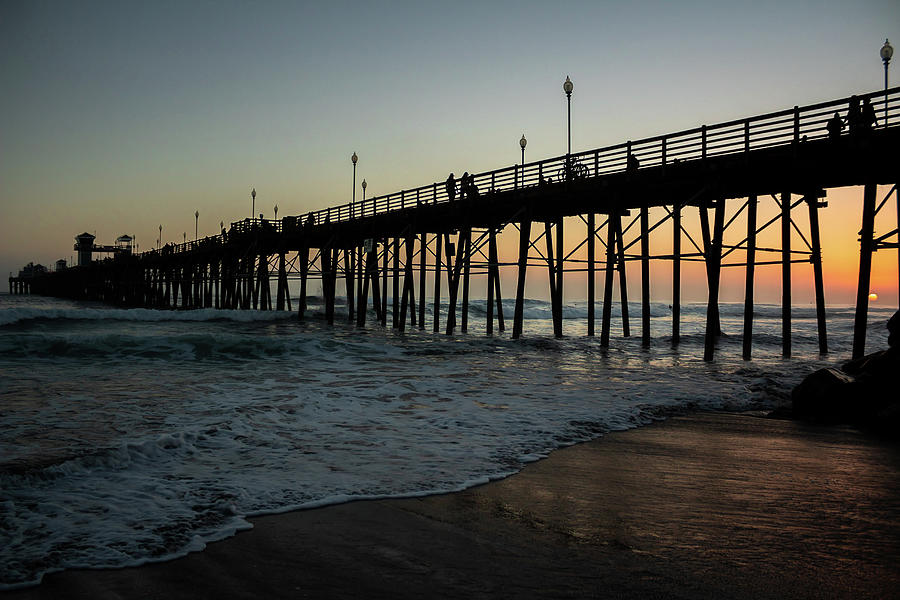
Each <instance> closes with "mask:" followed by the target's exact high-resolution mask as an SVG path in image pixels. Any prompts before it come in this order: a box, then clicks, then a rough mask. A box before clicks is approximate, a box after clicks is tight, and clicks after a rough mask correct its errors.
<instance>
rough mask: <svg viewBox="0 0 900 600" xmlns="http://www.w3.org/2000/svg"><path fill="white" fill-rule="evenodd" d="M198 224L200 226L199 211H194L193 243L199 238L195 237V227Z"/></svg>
mask: <svg viewBox="0 0 900 600" xmlns="http://www.w3.org/2000/svg"><path fill="white" fill-rule="evenodd" d="M199 224H200V211H199V210H195V211H194V241H197V239H198V238H199V236H198V235H197V227H198V226H199Z"/></svg>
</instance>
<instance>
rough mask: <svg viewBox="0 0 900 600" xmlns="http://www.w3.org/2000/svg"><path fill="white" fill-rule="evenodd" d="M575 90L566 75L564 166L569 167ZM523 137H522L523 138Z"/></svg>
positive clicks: (564, 88) (564, 85)
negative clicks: (566, 140) (565, 145)
mask: <svg viewBox="0 0 900 600" xmlns="http://www.w3.org/2000/svg"><path fill="white" fill-rule="evenodd" d="M573 89H575V85H574V84H573V83H572V80H571V79H569V76H568V75H566V81H565V82H564V83H563V91H564V92H565V93H566V105H567V113H568V119H567V120H568V141H569V144H568V150H566V166H568V165H569V160H570V158H569V156H570V155H571V154H572V90H573ZM523 137H524V136H523Z"/></svg>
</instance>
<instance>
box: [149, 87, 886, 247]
mask: <svg viewBox="0 0 900 600" xmlns="http://www.w3.org/2000/svg"><path fill="white" fill-rule="evenodd" d="M855 97H856V98H857V99H858V101H859V102H860V103H862V102H863V100H865V99H869V100H870V101H871V103H872V106H873V108H874V109H875V114H876V118H877V125H876V126H875V129H879V128H883V127H886V126H887V123H886V122H885V115H887V121H888V122H891V123H895V124H896V125H900V86H897V87H893V88H890V89H888V90H880V91H875V92H869V93H867V94H859V95H856V96H855ZM851 98H853V97H852V96H851V97H846V98H841V99H838V100H830V101H827V102H819V103H816V104H810V105H807V106H802V107H801V106H795V107H793V108H789V109H784V110H779V111H775V112H770V113H765V114H762V115H756V116H753V117H747V118H742V119H734V120H731V121H725V122H723V123H717V124H714V125H701V126H698V127H693V128H691V129H685V130H683V131H678V132H675V133H667V134H663V135H657V136H653V137H648V138H642V139H639V140H630V141H627V142H622V143H619V144H614V145H612V146H605V147H602V148H595V149H592V150H585V151H582V152H575V153H572V154H571V155H566V154H563V155H560V156H555V157H552V158H546V159H543V160H539V161H535V162H530V163H526V164H524V165H520V164H515V165H513V166H509V167H502V168H499V169H494V170H492V171H485V172H482V173H475V174H473V175H472V176H471V178H472V181H473V182H474V184H475V186H476V188H477V189H478V195H479V197H484V196H485V195H487V194H491V193H496V192H507V191H514V190H517V189H521V188H526V187H534V186H537V185H541V184H542V182H544V183H546V184H548V185H550V184H557V183H560V182H561V180H570V179H589V178H593V177H600V176H606V175H612V174H615V173H623V172H625V171H627V170H628V156H629V154H631V155H634V156H635V157H636V158H637V159H638V161H639V163H640V168H641V169H644V168H647V167H662V168H663V169H665V167H667V166H669V165H674V164H677V163H682V162H686V161H695V160H704V159H707V158H711V157H719V156H723V155H729V154H739V153H743V152H750V151H753V150H760V149H765V148H772V147H776V146H789V145H791V144H799V143H803V142H807V141H815V140H820V139H824V138H827V137H828V130H827V122H828V120H829V119H830V118H831V116H832V114H833V113H834V112H835V111H837V112H839V113H841V118H842V119H846V112H847V110H846V109H847V107H848V105H849V102H850V100H851ZM896 125H895V126H896ZM844 135H846V134H844ZM457 185H459V180H457ZM457 198H459V192H457ZM447 202H450V198H449V196H448V194H447V190H446V187H445V182H443V181H440V182H432V183H429V184H427V185H423V186H420V187H417V188H412V189H406V190H400V191H399V192H393V193H390V194H385V195H381V196H373V197H372V198H367V199H366V200H365V201H364V202H363V201H359V202H356V203H347V204H341V205H338V206H331V207H328V208H324V209H321V210H316V211H311V212H307V213H304V214H302V215H298V216H290V217H284V218H283V219H280V220H271V219H244V220H242V221H235V222H233V223H231V229H230V230H229V232H235V233H238V234H240V233H244V232H248V231H253V230H254V228H260V229H266V230H268V231H273V232H280V231H282V227H283V222H284V220H285V219H290V220H294V222H296V223H297V224H298V225H303V224H304V223H306V222H307V220H308V219H309V218H310V216H311V217H312V219H313V220H314V222H315V224H316V225H322V224H323V223H326V222H327V223H331V224H334V223H342V222H347V221H350V220H354V219H360V218H368V217H372V216H375V215H382V214H385V213H390V212H394V211H399V210H405V209H409V208H413V207H416V206H418V205H420V204H422V205H434V204H443V203H447ZM224 241H225V240H224V239H223V236H222V235H216V236H208V237H206V238H203V239H202V240H195V241H192V242H187V243H185V244H174V245H173V244H170V245H169V247H170V248H171V250H170V252H184V251H190V250H193V249H197V248H199V247H200V244H203V243H206V244H209V243H223V242H224ZM157 252H158V251H157V250H151V251H150V252H149V253H157ZM142 254H147V252H145V253H142Z"/></svg>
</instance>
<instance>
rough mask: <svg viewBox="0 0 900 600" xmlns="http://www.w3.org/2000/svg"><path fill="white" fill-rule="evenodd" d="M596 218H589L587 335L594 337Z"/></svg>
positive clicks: (589, 214)
mask: <svg viewBox="0 0 900 600" xmlns="http://www.w3.org/2000/svg"><path fill="white" fill-rule="evenodd" d="M594 218H595V215H594V213H593V212H591V213H588V216H587V235H588V237H587V296H588V299H587V334H588V336H590V337H593V336H594V283H595V282H594V251H595V249H594V236H595V234H596V232H595V231H594V226H595V223H594Z"/></svg>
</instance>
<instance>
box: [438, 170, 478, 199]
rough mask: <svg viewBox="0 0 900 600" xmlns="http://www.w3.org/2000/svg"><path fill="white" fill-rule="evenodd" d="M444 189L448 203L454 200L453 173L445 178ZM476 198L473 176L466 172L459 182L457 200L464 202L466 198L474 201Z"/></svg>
mask: <svg viewBox="0 0 900 600" xmlns="http://www.w3.org/2000/svg"><path fill="white" fill-rule="evenodd" d="M445 187H446V188H447V198H448V199H449V200H450V202H453V201H454V200H456V178H455V177H454V175H453V173H450V176H449V177H448V178H447V182H446V184H445ZM477 197H478V186H476V185H475V176H474V175H469V172H468V171H466V172H465V173H463V176H462V178H460V180H459V199H460V200H465V199H466V198H471V199H474V198H477Z"/></svg>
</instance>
